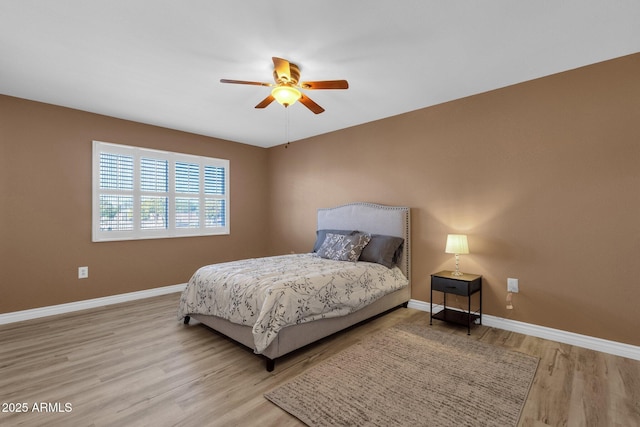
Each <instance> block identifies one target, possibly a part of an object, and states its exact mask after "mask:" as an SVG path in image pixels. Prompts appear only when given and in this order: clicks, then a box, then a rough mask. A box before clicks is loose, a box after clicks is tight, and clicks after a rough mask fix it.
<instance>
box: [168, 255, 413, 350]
mask: <svg viewBox="0 0 640 427" xmlns="http://www.w3.org/2000/svg"><path fill="white" fill-rule="evenodd" d="M407 285H408V280H407V279H406V277H405V276H404V275H403V274H402V272H401V271H400V269H399V268H397V267H394V268H393V269H388V268H387V267H385V266H382V265H379V264H374V263H369V262H357V263H353V262H348V261H333V260H328V259H324V258H320V257H318V256H317V255H315V254H295V255H282V256H275V257H266V258H253V259H247V260H241V261H233V262H227V263H222V264H213V265H208V266H205V267H202V268H200V269H199V270H198V271H196V272H195V274H194V275H193V277H191V279H190V280H189V284H188V285H187V288H186V289H185V290H184V292H183V293H182V296H181V298H180V305H179V308H178V318H179V319H182V318H184V316H187V315H190V314H206V315H214V316H218V317H222V318H224V319H227V320H229V321H231V322H234V323H238V324H241V325H248V326H252V327H253V337H254V342H255V352H256V353H262V352H263V351H264V350H265V349H266V348H267V347H268V346H269V344H270V343H271V342H272V341H273V340H274V338H275V337H276V335H277V334H278V332H279V331H280V330H281V329H282V328H284V327H286V326H290V325H294V324H297V323H304V322H310V321H312V320H317V319H321V318H325V317H338V316H343V315H346V314H349V313H352V312H354V311H357V310H358V309H360V308H362V307H365V306H366V305H368V304H370V303H372V302H373V301H375V300H376V299H378V298H380V297H382V296H384V295H386V294H388V293H391V292H393V291H395V290H398V289H401V288H403V287H405V286H407Z"/></svg>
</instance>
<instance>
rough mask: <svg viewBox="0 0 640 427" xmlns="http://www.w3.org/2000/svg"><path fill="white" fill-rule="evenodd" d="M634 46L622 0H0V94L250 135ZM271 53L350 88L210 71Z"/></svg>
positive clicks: (382, 112)
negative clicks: (310, 105) (299, 89)
mask: <svg viewBox="0 0 640 427" xmlns="http://www.w3.org/2000/svg"><path fill="white" fill-rule="evenodd" d="M639 51H640V1H638V0H615V1H611V0H599V1H595V0H562V1H558V0H519V1H515V0H484V1H478V0H476V1H472V0H448V1H444V0H396V1H390V0H385V1H382V0H350V1H346V0H325V1H314V2H311V1H306V0H299V1H294V2H283V1H268V0H238V1H216V0H189V1H176V0H56V1H50V0H0V93H2V94H5V95H11V96H16V97H20V98H26V99H32V100H37V101H42V102H46V103H51V104H56V105H62V106H66V107H72V108H77V109H80V110H85V111H91V112H95V113H100V114H105V115H109V116H113V117H119V118H123V119H129V120H135V121H138V122H143V123H149V124H153V125H159V126H164V127H168V128H173V129H179V130H184V131H188V132H193V133H197V134H202V135H208V136H212V137H216V138H222V139H228V140H231V141H237V142H242V143H246V144H251V145H256V146H261V147H270V146H274V145H278V144H282V143H284V142H286V141H287V140H290V141H295V140H299V139H303V138H307V137H310V136H314V135H318V134H322V133H326V132H331V131H334V130H338V129H343V128H346V127H350V126H354V125H358V124H361V123H366V122H370V121H373V120H377V119H381V118H385V117H390V116H393V115H397V114H401V113H404V112H407V111H412V110H417V109H420V108H424V107H428V106H430V105H435V104H439V103H442V102H446V101H450V100H453V99H457V98H461V97H465V96H468V95H472V94H477V93H481V92H485V91H488V90H492V89H496V88H500V87H504V86H508V85H511V84H514V83H518V82H522V81H526V80H531V79H534V78H538V77H542V76H546V75H550V74H554V73H557V72H561V71H565V70H569V69H573V68H577V67H580V66H584V65H588V64H592V63H595V62H600V61H604V60H607V59H611V58H615V57H619V56H623V55H627V54H631V53H636V52H639ZM272 56H279V57H282V58H286V59H289V60H290V61H291V62H294V63H297V64H298V65H299V66H300V68H301V74H302V76H301V80H333V79H346V80H348V81H349V84H350V88H349V89H348V90H333V91H327V90H322V91H307V92H306V94H307V95H308V96H310V97H311V98H312V99H313V100H314V101H316V102H317V103H319V104H320V105H322V106H323V107H324V108H325V109H326V111H325V112H324V113H322V114H319V115H314V114H313V113H311V112H310V111H309V110H307V109H306V108H305V107H304V106H303V105H301V104H295V105H293V106H291V107H289V108H288V109H286V110H285V108H284V107H282V106H280V105H279V104H277V103H272V104H271V105H270V106H269V107H267V108H266V109H264V110H256V109H255V108H254V106H255V105H256V104H257V103H258V102H260V101H261V100H262V99H263V98H265V97H266V96H267V95H268V94H269V90H270V89H269V88H267V87H261V86H243V85H230V84H221V83H219V80H220V79H221V78H228V79H238V80H254V81H255V80H257V81H265V82H271V81H272V69H273V63H272V62H271V57H272ZM287 124H288V125H287ZM116 142H117V141H116Z"/></svg>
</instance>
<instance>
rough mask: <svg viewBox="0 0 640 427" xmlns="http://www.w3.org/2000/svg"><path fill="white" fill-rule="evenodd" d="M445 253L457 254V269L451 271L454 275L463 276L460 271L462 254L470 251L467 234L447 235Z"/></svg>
mask: <svg viewBox="0 0 640 427" xmlns="http://www.w3.org/2000/svg"><path fill="white" fill-rule="evenodd" d="M444 252H445V253H448V254H455V256H456V270H455V271H454V272H453V273H451V275H452V276H462V274H463V273H462V272H461V271H460V268H459V267H460V254H468V253H469V243H468V242H467V235H466V234H449V235H447V246H446V247H445V249H444Z"/></svg>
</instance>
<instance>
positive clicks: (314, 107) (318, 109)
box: [300, 94, 324, 114]
mask: <svg viewBox="0 0 640 427" xmlns="http://www.w3.org/2000/svg"><path fill="white" fill-rule="evenodd" d="M300 102H302V103H303V104H304V105H305V106H306V107H307V108H308V109H309V110H311V111H313V112H314V113H315V114H320V113H322V112H323V111H324V108H322V107H321V106H319V105H318V104H316V103H315V102H314V101H313V100H311V98H309V97H308V96H305V95H304V94H302V96H301V97H300Z"/></svg>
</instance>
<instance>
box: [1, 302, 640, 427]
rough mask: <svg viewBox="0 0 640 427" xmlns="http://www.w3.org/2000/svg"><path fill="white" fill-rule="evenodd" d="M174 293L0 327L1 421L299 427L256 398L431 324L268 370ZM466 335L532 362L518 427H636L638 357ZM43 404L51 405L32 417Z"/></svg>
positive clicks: (345, 340)
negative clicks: (180, 309) (183, 309)
mask: <svg viewBox="0 0 640 427" xmlns="http://www.w3.org/2000/svg"><path fill="white" fill-rule="evenodd" d="M178 298H179V295H178V294H171V295H165V296H161V297H155V298H150V299H147V300H140V301H136V302H132V303H124V304H118V305H113V306H109V307H105V308H101V309H95V310H87V311H84V312H76V313H71V314H66V315H60V316H54V317H49V318H46V319H37V320H31V321H26V322H20V323H14V324H9V325H3V326H0V345H1V347H0V397H1V399H0V401H1V402H2V405H3V407H2V408H0V409H1V410H2V411H8V410H9V411H15V410H16V407H15V405H14V406H10V404H16V403H26V404H27V406H28V410H27V412H26V413H15V412H14V413H9V412H0V425H3V426H12V425H25V426H37V425H47V426H55V425H63V426H119V425H123V426H129V425H136V426H138V425H153V426H173V425H180V426H253V425H260V426H299V425H301V423H300V422H299V421H297V420H296V419H295V418H293V417H291V416H290V415H288V414H287V413H285V412H284V411H282V410H280V409H279V408H278V407H276V406H275V405H273V404H271V403H270V402H268V401H267V400H265V399H264V397H263V396H262V395H263V393H264V392H266V391H268V390H270V389H271V388H273V387H274V386H276V385H278V384H280V383H282V382H283V381H286V380H288V379H290V378H292V377H293V376H295V375H297V374H299V373H301V372H303V371H304V370H305V369H307V368H309V367H311V366H314V365H315V364H317V363H319V362H320V361H322V360H324V359H326V358H327V357H329V356H331V355H332V354H335V353H336V352H338V351H340V350H342V349H344V348H346V347H348V346H349V345H351V344H353V343H354V342H357V341H358V340H360V339H362V338H363V337H364V336H366V335H369V334H371V333H374V332H375V331H378V330H381V329H385V328H388V327H391V326H392V325H394V324H396V323H398V322H403V321H408V322H415V323H418V324H422V325H424V326H425V327H426V328H428V327H430V326H429V322H428V314H427V313H424V312H420V311H417V310H413V309H408V308H407V309H398V310H395V311H393V312H391V313H389V314H387V315H385V316H383V317H380V318H378V319H375V320H373V321H371V322H369V323H366V324H364V325H361V326H359V327H357V328H354V329H351V330H349V331H347V332H344V333H340V334H338V335H336V336H334V337H331V338H328V339H325V340H323V341H321V342H320V343H317V344H314V345H312V346H310V347H307V348H306V349H303V350H302V351H299V352H296V353H294V354H293V355H290V356H286V357H285V358H283V359H281V360H279V361H277V362H276V369H275V371H274V372H271V373H269V372H266V370H265V367H264V362H263V360H262V359H261V358H259V357H258V356H256V355H254V354H252V353H251V352H250V351H248V350H245V349H244V347H241V346H239V345H237V344H235V343H233V342H230V341H229V340H227V339H226V338H223V337H221V336H220V335H217V334H215V333H213V332H212V331H210V330H209V329H207V328H205V327H204V326H202V325H190V326H185V325H183V324H182V323H181V322H179V321H178V320H177V319H176V308H177V305H178ZM432 327H433V328H437V329H441V330H447V331H450V333H456V334H463V335H465V334H466V330H465V329H464V328H457V327H454V326H450V325H446V324H443V323H441V322H434V325H433V326H432ZM471 339H478V340H481V341H484V342H487V343H492V344H495V345H499V346H502V347H505V348H508V349H512V350H517V351H520V352H523V353H527V354H531V355H534V356H538V357H540V365H539V367H538V372H537V373H536V378H535V381H534V384H533V386H532V389H531V392H530V393H529V398H528V400H527V403H526V405H525V408H524V411H523V414H522V417H521V419H520V426H523V427H524V426H526V427H533V426H535V427H540V426H546V425H552V426H606V427H610V426H639V425H640V362H639V361H634V360H630V359H625V358H621V357H616V356H611V355H607V354H603V353H598V352H595V351H591V350H586V349H582V348H579V347H573V346H570V345H565V344H559V343H556V342H552V341H547V340H543V339H539V338H534V337H529V336H525V335H521V334H516V333H511V332H506V331H501V330H497V329H492V328H488V327H484V326H482V327H477V328H476V329H474V330H473V331H472V335H471ZM40 403H45V404H51V405H49V406H50V407H51V408H50V409H53V410H56V412H53V413H52V412H47V413H43V412H34V411H33V405H34V404H37V405H38V406H37V407H38V408H39V407H40V406H39V405H40ZM66 403H69V404H70V405H71V407H70V408H66V409H70V412H64V411H65V404H66ZM56 404H58V407H56ZM59 411H63V412H59ZM425 424H426V425H428V420H425Z"/></svg>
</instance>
